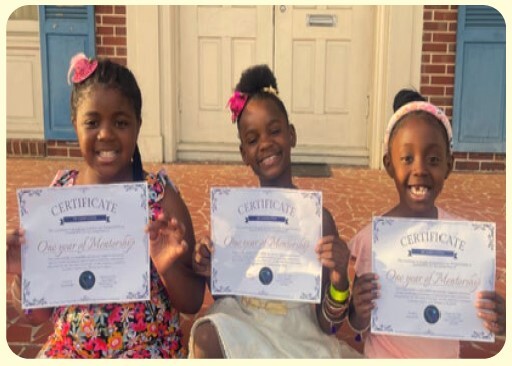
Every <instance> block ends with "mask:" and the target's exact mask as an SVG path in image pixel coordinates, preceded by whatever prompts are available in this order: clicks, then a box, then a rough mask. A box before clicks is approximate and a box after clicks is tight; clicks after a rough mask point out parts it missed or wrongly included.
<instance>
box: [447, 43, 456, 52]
mask: <svg viewBox="0 0 512 366" xmlns="http://www.w3.org/2000/svg"><path fill="white" fill-rule="evenodd" d="M448 52H449V53H452V54H455V52H457V44H455V43H450V44H448Z"/></svg>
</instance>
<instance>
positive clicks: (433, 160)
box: [428, 155, 441, 165]
mask: <svg viewBox="0 0 512 366" xmlns="http://www.w3.org/2000/svg"><path fill="white" fill-rule="evenodd" d="M440 162H441V158H440V157H439V156H437V155H432V156H429V157H428V163H429V164H430V165H438V164H439V163H440Z"/></svg>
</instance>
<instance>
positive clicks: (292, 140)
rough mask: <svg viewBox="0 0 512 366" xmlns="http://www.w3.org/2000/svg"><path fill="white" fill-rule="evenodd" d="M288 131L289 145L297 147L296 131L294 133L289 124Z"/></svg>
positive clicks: (293, 127)
mask: <svg viewBox="0 0 512 366" xmlns="http://www.w3.org/2000/svg"><path fill="white" fill-rule="evenodd" d="M288 129H289V131H290V145H291V147H295V145H297V131H295V126H294V125H292V124H291V123H290V124H289V125H288Z"/></svg>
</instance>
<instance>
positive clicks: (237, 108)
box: [227, 91, 247, 123]
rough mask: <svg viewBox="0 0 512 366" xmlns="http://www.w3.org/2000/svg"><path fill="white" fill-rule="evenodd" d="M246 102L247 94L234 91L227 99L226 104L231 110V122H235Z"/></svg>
mask: <svg viewBox="0 0 512 366" xmlns="http://www.w3.org/2000/svg"><path fill="white" fill-rule="evenodd" d="M246 102H247V94H244V93H240V92H239V91H235V92H234V93H233V96H232V97H231V98H229V100H228V104H227V105H228V106H229V109H230V110H231V122H233V123H235V122H236V121H237V119H238V117H239V116H240V113H242V109H244V106H245V103H246Z"/></svg>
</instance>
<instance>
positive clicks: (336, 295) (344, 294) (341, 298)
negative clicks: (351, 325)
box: [329, 283, 350, 303]
mask: <svg viewBox="0 0 512 366" xmlns="http://www.w3.org/2000/svg"><path fill="white" fill-rule="evenodd" d="M329 295H330V296H331V299H333V300H334V301H336V302H339V303H342V302H345V301H347V299H348V298H349V296H350V287H348V288H347V289H346V290H345V291H340V290H338V289H336V287H334V285H333V284H332V283H331V285H330V286H329Z"/></svg>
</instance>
